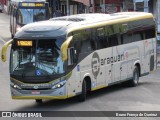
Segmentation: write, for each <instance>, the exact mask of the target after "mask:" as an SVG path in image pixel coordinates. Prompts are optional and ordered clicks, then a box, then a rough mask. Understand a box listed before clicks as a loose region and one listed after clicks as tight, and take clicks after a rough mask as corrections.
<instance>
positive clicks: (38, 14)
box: [9, 0, 50, 38]
mask: <svg viewBox="0 0 160 120" xmlns="http://www.w3.org/2000/svg"><path fill="white" fill-rule="evenodd" d="M9 10H10V32H11V37H12V38H13V37H14V34H15V33H16V32H17V31H18V30H20V28H21V27H22V26H24V25H26V24H28V23H32V22H37V21H43V20H48V19H49V18H50V13H49V5H48V3H47V2H45V0H11V1H10V5H9Z"/></svg>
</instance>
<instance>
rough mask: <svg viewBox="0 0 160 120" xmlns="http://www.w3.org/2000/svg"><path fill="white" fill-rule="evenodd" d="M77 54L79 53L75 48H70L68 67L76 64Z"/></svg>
mask: <svg viewBox="0 0 160 120" xmlns="http://www.w3.org/2000/svg"><path fill="white" fill-rule="evenodd" d="M76 54H77V51H76V50H75V49H74V47H71V48H68V65H73V64H74V63H76Z"/></svg>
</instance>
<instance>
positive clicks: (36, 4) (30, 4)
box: [20, 2, 45, 7]
mask: <svg viewBox="0 0 160 120" xmlns="http://www.w3.org/2000/svg"><path fill="white" fill-rule="evenodd" d="M20 6H23V7H45V4H44V3H33V2H32V3H24V2H23V3H21V4H20Z"/></svg>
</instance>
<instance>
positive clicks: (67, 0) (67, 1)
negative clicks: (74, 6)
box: [66, 0, 70, 16]
mask: <svg viewBox="0 0 160 120" xmlns="http://www.w3.org/2000/svg"><path fill="white" fill-rule="evenodd" d="M66 5H67V16H69V15H70V7H69V6H70V5H69V0H66Z"/></svg>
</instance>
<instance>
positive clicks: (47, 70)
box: [10, 38, 65, 76]
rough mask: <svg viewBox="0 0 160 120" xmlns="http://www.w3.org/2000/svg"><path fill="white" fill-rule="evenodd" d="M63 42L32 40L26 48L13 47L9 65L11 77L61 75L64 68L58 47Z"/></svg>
mask: <svg viewBox="0 0 160 120" xmlns="http://www.w3.org/2000/svg"><path fill="white" fill-rule="evenodd" d="M64 40H65V39H64V38H57V39H52V40H33V41H30V42H31V44H30V45H28V46H27V45H25V46H23V45H22V44H21V46H19V45H13V46H12V49H11V63H10V64H11V65H10V72H11V75H18V76H19V75H23V76H48V75H58V74H63V73H64V72H65V69H64V68H65V67H64V62H63V61H62V58H61V50H60V47H61V45H62V43H63V42H64ZM17 43H18V41H17ZM17 43H15V44H17Z"/></svg>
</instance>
